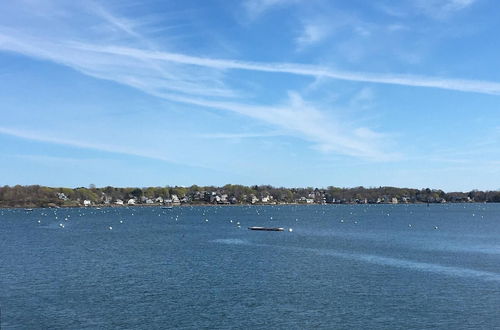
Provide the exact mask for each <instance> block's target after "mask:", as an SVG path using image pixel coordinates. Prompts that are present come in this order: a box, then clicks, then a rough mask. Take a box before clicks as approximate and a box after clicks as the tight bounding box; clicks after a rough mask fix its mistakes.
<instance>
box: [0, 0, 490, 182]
mask: <svg viewBox="0 0 500 330" xmlns="http://www.w3.org/2000/svg"><path fill="white" fill-rule="evenodd" d="M498 9H499V6H498V2H497V1H495V0H402V1H361V0H359V1H329V0H328V1H326V0H325V1H321V0H308V1H300V0H247V1H239V2H238V1H225V0H224V1H223V0H220V1H219V0H213V1H201V0H197V1H194V0H193V1H136V0H133V1H102V2H99V1H63V0H44V1H41V0H19V1H2V2H0V78H1V79H0V115H1V118H2V119H1V121H0V162H1V167H0V170H1V171H0V184H2V185H3V184H9V185H14V184H42V185H50V186H69V187H73V186H88V185H89V184H91V183H93V184H96V185H97V186H105V185H115V186H157V185H191V184H199V185H223V184H226V183H239V184H247V185H251V184H272V185H276V186H288V187H292V186H318V187H326V186H329V185H334V186H344V187H352V186H359V185H363V186H381V185H391V186H398V187H414V188H424V187H430V188H441V189H444V190H447V191H452V190H463V191H465V190H471V189H489V190H496V189H500V114H499V106H500V70H498V67H499V64H500V43H499V42H498V31H500V19H499V14H498Z"/></svg>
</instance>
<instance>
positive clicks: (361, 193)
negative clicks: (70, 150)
mask: <svg viewBox="0 0 500 330" xmlns="http://www.w3.org/2000/svg"><path fill="white" fill-rule="evenodd" d="M174 195H175V196H177V197H178V198H179V199H180V201H181V202H182V203H188V204H206V203H216V202H220V200H221V199H220V198H219V199H216V198H215V196H224V199H223V200H224V201H226V203H231V204H247V203H252V202H255V201H258V202H260V201H263V200H266V201H267V202H273V203H295V202H301V201H306V200H307V201H308V202H313V203H390V202H392V201H393V199H394V198H395V199H397V201H398V202H399V203H401V202H403V203H441V202H455V203H458V202H496V203H498V202H500V190H497V191H479V190H472V191H470V192H448V193H446V192H444V191H443V190H439V189H438V190H436V189H429V188H426V189H410V188H396V187H378V188H365V187H354V188H339V187H333V186H329V187H327V188H313V187H306V188H284V187H273V186H270V185H260V186H243V185H233V184H228V185H225V186H222V187H215V186H205V187H201V186H197V185H192V186H190V187H178V186H175V187H170V186H165V187H145V188H137V187H132V188H118V187H111V186H107V187H102V188H97V187H95V186H94V185H90V186H89V187H88V188H85V187H78V188H52V187H44V186H39V185H32V186H21V185H16V186H3V187H0V207H54V206H59V207H72V206H81V205H83V201H85V200H88V201H90V202H91V203H92V204H94V205H105V204H114V203H115V202H116V201H118V200H122V201H124V202H125V203H126V201H127V200H129V199H134V200H136V203H137V204H141V203H145V202H146V201H148V200H150V201H151V200H153V201H155V202H156V203H158V202H159V201H161V200H168V199H170V198H172V197H173V196H174ZM159 197H161V198H159Z"/></svg>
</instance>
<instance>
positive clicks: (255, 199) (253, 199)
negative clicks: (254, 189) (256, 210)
mask: <svg viewBox="0 0 500 330" xmlns="http://www.w3.org/2000/svg"><path fill="white" fill-rule="evenodd" d="M258 201H259V199H258V198H257V196H255V195H252V199H251V202H252V204H255V203H257V202H258Z"/></svg>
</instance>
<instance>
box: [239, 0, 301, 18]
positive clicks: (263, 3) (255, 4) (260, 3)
mask: <svg viewBox="0 0 500 330" xmlns="http://www.w3.org/2000/svg"><path fill="white" fill-rule="evenodd" d="M299 1H300V0H247V1H245V2H244V3H243V6H244V8H245V10H246V12H247V14H248V16H249V17H250V18H252V19H255V18H257V17H258V16H260V15H262V14H264V13H265V12H267V11H268V10H271V9H272V8H276V7H279V6H284V5H290V4H294V3H297V2H299Z"/></svg>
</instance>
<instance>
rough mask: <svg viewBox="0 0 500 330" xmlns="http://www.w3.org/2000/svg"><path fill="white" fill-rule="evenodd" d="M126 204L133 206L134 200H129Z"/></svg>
mask: <svg viewBox="0 0 500 330" xmlns="http://www.w3.org/2000/svg"><path fill="white" fill-rule="evenodd" d="M127 204H128V205H135V199H134V198H131V199H129V200H128V202H127Z"/></svg>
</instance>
